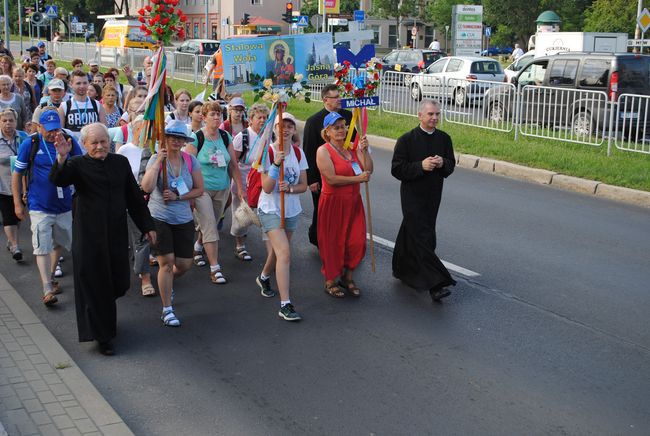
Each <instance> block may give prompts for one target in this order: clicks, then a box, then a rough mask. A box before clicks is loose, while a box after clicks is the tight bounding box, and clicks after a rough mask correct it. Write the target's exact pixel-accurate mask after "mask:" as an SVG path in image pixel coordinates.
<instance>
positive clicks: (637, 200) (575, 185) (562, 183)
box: [297, 120, 650, 208]
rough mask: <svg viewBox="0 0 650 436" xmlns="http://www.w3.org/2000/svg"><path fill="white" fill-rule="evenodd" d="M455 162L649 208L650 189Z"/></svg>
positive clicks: (481, 161)
mask: <svg viewBox="0 0 650 436" xmlns="http://www.w3.org/2000/svg"><path fill="white" fill-rule="evenodd" d="M304 126H305V122H304V121H301V120H298V125H297V127H298V129H300V130H302V129H303V128H304ZM368 142H370V143H371V144H372V146H373V147H376V148H380V149H382V150H387V151H393V149H394V147H395V142H396V141H395V140H394V139H389V138H384V137H383V136H376V135H368ZM456 163H457V165H458V166H459V167H462V168H467V169H474V170H478V171H481V172H484V173H492V174H497V175H500V176H505V177H510V178H514V179H518V180H524V181H528V182H533V183H539V184H542V185H549V186H553V187H555V188H559V189H562V190H565V191H573V192H578V193H581V194H589V195H594V196H596V197H600V198H605V199H608V200H614V201H617V202H620V203H627V204H631V205H634V206H641V207H645V208H650V192H648V191H641V190H638V189H631V188H624V187H621V186H613V185H608V184H606V183H601V182H598V181H595V180H588V179H581V178H579V177H573V176H567V175H564V174H560V173H556V172H554V171H549V170H543V169H539V168H530V167H527V166H524V165H518V164H513V163H510V162H505V161H500V160H495V159H489V158H484V157H480V156H474V155H471V154H458V155H456Z"/></svg>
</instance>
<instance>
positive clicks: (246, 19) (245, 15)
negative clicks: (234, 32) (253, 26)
mask: <svg viewBox="0 0 650 436" xmlns="http://www.w3.org/2000/svg"><path fill="white" fill-rule="evenodd" d="M250 16H251V15H250V14H247V13H245V12H244V18H242V20H241V24H242V26H248V24H249V23H250V19H249V17H250Z"/></svg>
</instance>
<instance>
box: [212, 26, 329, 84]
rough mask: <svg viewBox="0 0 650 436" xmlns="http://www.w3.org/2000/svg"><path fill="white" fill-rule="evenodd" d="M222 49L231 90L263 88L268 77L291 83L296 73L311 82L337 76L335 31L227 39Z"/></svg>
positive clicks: (222, 43)
mask: <svg viewBox="0 0 650 436" xmlns="http://www.w3.org/2000/svg"><path fill="white" fill-rule="evenodd" d="M221 50H222V53H223V68H224V69H223V71H224V80H225V84H226V92H228V93H236V92H245V91H250V90H253V89H258V88H261V87H262V86H263V82H264V80H265V79H272V80H273V86H274V87H283V86H291V85H292V83H294V81H295V79H294V76H295V75H296V74H300V75H302V80H306V81H307V82H323V81H332V80H333V69H334V62H335V59H334V49H333V47H332V34H331V33H309V34H303V35H282V36H277V37H264V38H237V39H233V40H224V41H222V42H221Z"/></svg>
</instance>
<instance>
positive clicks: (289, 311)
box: [278, 303, 302, 321]
mask: <svg viewBox="0 0 650 436" xmlns="http://www.w3.org/2000/svg"><path fill="white" fill-rule="evenodd" d="M278 315H279V316H280V318H282V319H284V320H285V321H300V320H301V319H302V318H301V317H300V315H299V314H298V312H296V311H295V310H294V308H293V304H291V303H289V304H285V305H284V306H283V307H282V308H281V309H280V311H279V312H278Z"/></svg>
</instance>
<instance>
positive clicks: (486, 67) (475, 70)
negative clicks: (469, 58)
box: [470, 61, 503, 74]
mask: <svg viewBox="0 0 650 436" xmlns="http://www.w3.org/2000/svg"><path fill="white" fill-rule="evenodd" d="M470 73H472V74H501V73H503V70H502V69H501V64H499V63H498V62H494V61H478V62H472V68H471V70H470Z"/></svg>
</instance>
